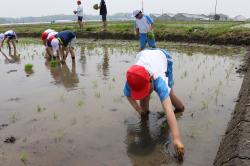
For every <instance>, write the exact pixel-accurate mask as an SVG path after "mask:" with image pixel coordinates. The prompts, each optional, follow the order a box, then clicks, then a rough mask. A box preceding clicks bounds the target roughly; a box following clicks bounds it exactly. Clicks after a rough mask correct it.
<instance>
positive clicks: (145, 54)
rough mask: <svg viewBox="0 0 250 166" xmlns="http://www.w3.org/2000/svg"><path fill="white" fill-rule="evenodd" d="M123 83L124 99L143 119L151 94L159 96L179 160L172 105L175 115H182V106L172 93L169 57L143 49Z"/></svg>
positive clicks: (180, 151) (180, 146)
mask: <svg viewBox="0 0 250 166" xmlns="http://www.w3.org/2000/svg"><path fill="white" fill-rule="evenodd" d="M126 80H127V81H126V84H125V87H124V95H125V96H126V97H127V99H128V101H129V103H130V104H131V106H132V107H133V108H134V109H135V110H136V111H137V112H138V113H139V114H140V115H141V116H142V117H145V116H148V114H149V101H150V95H151V93H152V92H153V91H155V92H156V93H157V94H158V96H159V98H160V101H161V105H162V108H163V110H164V112H165V114H166V118H167V122H168V124H169V127H170V131H171V132H172V136H173V144H174V147H175V149H176V152H177V153H178V156H179V157H180V158H182V157H183V155H184V145H183V144H182V142H181V138H180V134H179V129H178V125H177V121H176V117H175V115H174V111H173V108H172V105H173V106H174V107H175V111H176V112H181V111H184V105H183V103H182V102H181V100H180V99H179V98H178V97H177V96H175V94H174V90H173V85H174V81H173V59H172V56H171V55H170V54H169V53H168V52H167V51H166V50H163V49H148V50H147V49H145V50H143V51H141V52H139V53H138V54H137V56H136V61H135V64H134V65H132V66H131V67H130V68H129V69H128V70H127V74H126ZM137 100H139V103H138V102H137Z"/></svg>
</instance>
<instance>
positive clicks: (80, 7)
mask: <svg viewBox="0 0 250 166" xmlns="http://www.w3.org/2000/svg"><path fill="white" fill-rule="evenodd" d="M76 12H77V13H76V14H77V16H78V17H83V8H82V6H81V5H78V6H77V11H76Z"/></svg>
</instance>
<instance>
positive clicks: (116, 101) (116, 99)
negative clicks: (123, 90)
mask: <svg viewBox="0 0 250 166" xmlns="http://www.w3.org/2000/svg"><path fill="white" fill-rule="evenodd" d="M113 102H114V103H120V104H122V103H123V101H122V97H121V96H115V97H113Z"/></svg>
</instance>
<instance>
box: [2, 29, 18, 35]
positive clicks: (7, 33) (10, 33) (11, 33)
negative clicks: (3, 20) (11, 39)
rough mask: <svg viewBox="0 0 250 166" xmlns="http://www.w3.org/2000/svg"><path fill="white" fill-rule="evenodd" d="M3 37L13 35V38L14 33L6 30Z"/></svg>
mask: <svg viewBox="0 0 250 166" xmlns="http://www.w3.org/2000/svg"><path fill="white" fill-rule="evenodd" d="M4 35H13V36H15V35H16V33H15V32H14V31H13V30H8V31H6V32H5V33H4Z"/></svg>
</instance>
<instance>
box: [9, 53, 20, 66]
mask: <svg viewBox="0 0 250 166" xmlns="http://www.w3.org/2000/svg"><path fill="white" fill-rule="evenodd" d="M10 58H11V62H12V63H18V64H20V61H21V60H20V54H18V55H10Z"/></svg>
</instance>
